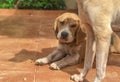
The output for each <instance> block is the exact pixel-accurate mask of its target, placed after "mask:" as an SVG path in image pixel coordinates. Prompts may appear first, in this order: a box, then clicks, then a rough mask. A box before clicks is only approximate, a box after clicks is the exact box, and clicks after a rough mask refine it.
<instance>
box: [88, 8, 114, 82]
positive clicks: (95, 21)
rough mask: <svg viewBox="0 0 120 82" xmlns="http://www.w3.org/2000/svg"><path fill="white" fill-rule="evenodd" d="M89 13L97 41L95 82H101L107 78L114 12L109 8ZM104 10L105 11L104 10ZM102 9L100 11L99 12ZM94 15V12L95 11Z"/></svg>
mask: <svg viewBox="0 0 120 82" xmlns="http://www.w3.org/2000/svg"><path fill="white" fill-rule="evenodd" d="M95 8H96V6H95V7H93V8H92V9H93V10H90V11H89V16H90V19H91V22H92V25H93V31H94V35H95V40H96V71H97V72H96V77H95V80H94V82H101V80H102V79H103V78H104V77H105V71H106V64H107V59H108V51H109V47H110V41H111V34H112V29H111V18H112V17H111V16H112V15H111V14H112V10H111V9H109V8H108V7H100V8H98V9H97V10H96V9H95ZM102 8H103V9H102ZM99 9H100V10H99ZM95 10H96V12H95V13H93V11H95Z"/></svg>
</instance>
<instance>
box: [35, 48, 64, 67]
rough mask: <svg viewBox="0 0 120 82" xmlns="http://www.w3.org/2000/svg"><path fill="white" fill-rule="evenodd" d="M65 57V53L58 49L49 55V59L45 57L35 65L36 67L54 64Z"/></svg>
mask: <svg viewBox="0 0 120 82" xmlns="http://www.w3.org/2000/svg"><path fill="white" fill-rule="evenodd" d="M64 56H65V53H63V52H62V51H61V50H60V49H56V50H55V51H54V52H52V53H51V54H49V55H48V56H47V57H43V58H40V59H37V60H36V61H35V64H36V65H44V64H48V63H51V62H54V61H56V60H59V59H61V58H62V57H64Z"/></svg>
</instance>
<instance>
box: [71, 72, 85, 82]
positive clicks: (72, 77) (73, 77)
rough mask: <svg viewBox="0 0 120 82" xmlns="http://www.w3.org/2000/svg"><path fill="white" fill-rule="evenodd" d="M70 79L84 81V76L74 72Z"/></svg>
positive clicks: (76, 81) (78, 81)
mask: <svg viewBox="0 0 120 82" xmlns="http://www.w3.org/2000/svg"><path fill="white" fill-rule="evenodd" d="M70 79H72V80H73V81H75V82H83V78H81V77H80V75H78V74H74V75H72V76H71V77H70Z"/></svg>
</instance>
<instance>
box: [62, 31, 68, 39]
mask: <svg viewBox="0 0 120 82" xmlns="http://www.w3.org/2000/svg"><path fill="white" fill-rule="evenodd" d="M67 37H68V33H67V32H65V31H63V32H61V39H67Z"/></svg>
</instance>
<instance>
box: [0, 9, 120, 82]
mask: <svg viewBox="0 0 120 82" xmlns="http://www.w3.org/2000/svg"><path fill="white" fill-rule="evenodd" d="M0 11H1V10H0ZM20 13H22V14H20ZM61 13H62V12H61V11H59V12H55V11H54V12H46V13H44V12H38V11H34V12H33V11H32V14H31V13H30V12H29V11H27V13H26V12H25V11H21V12H18V11H14V10H13V11H4V12H2V14H0V82H73V81H71V80H70V76H71V75H72V74H75V73H80V72H81V70H82V68H83V64H78V65H74V66H69V67H66V68H64V69H62V70H59V71H58V70H50V69H49V65H44V66H36V65H35V64H34V61H35V60H36V59H37V58H40V57H43V56H46V55H48V54H49V53H50V52H52V51H53V50H54V49H55V48H56V46H57V40H56V39H55V36H54V31H53V23H54V19H55V18H56V17H57V16H58V15H59V14H61ZM95 71H96V70H95V68H93V69H91V70H90V72H89V73H88V75H87V77H86V79H85V81H84V82H93V80H94V76H95ZM103 82H120V54H112V55H111V57H110V60H109V65H108V66H107V74H106V78H105V79H104V81H103Z"/></svg>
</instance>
